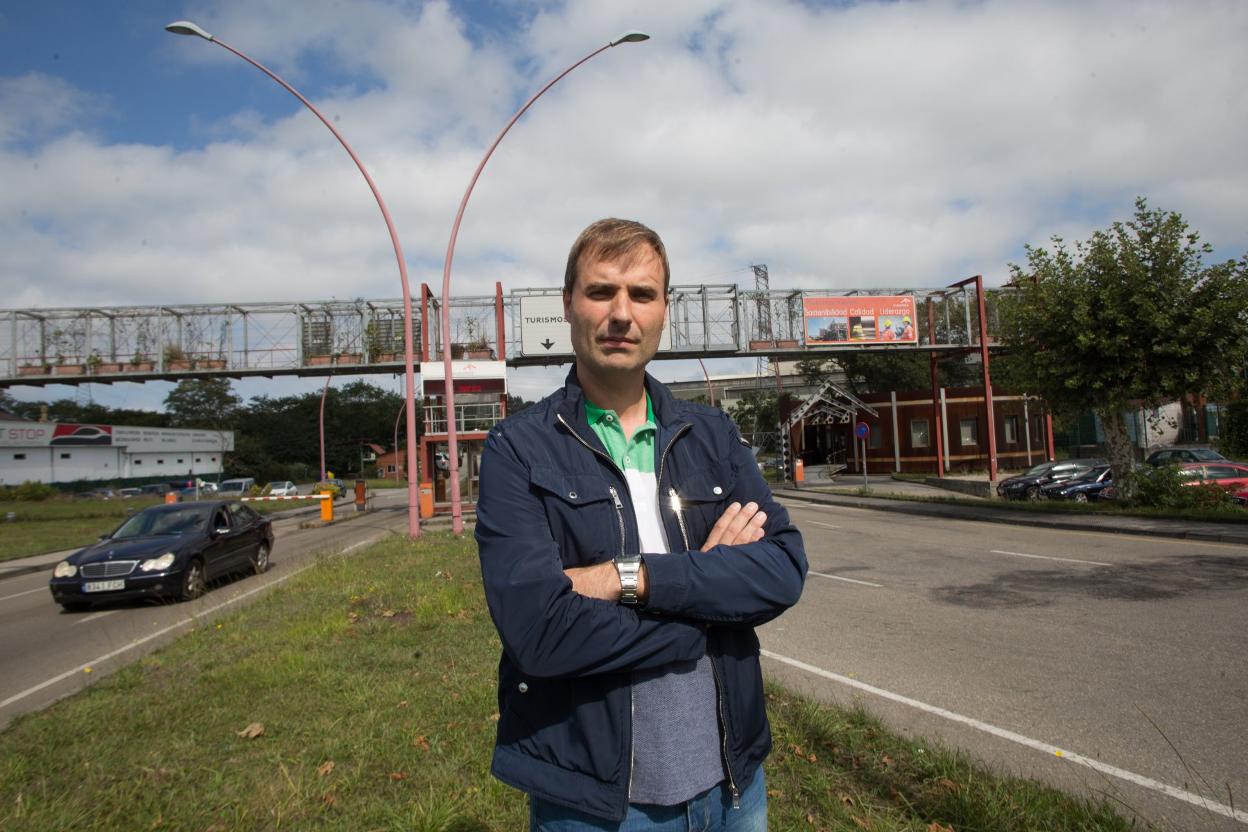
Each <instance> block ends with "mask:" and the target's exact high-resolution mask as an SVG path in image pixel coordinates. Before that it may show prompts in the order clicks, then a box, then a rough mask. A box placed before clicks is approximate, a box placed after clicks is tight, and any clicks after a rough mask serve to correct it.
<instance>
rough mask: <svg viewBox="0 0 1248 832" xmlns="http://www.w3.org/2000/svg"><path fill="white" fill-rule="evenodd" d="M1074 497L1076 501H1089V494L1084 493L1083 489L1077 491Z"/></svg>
mask: <svg viewBox="0 0 1248 832" xmlns="http://www.w3.org/2000/svg"><path fill="white" fill-rule="evenodd" d="M1074 499H1075V502H1076V503H1086V502H1087V501H1088V495H1087V494H1084V493H1083V492H1082V491H1078V492H1076V493H1075V497H1074Z"/></svg>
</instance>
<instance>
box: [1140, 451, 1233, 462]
mask: <svg viewBox="0 0 1248 832" xmlns="http://www.w3.org/2000/svg"><path fill="white" fill-rule="evenodd" d="M1144 461H1145V462H1147V463H1148V464H1149V465H1178V464H1182V463H1184V462H1229V461H1230V460H1228V459H1227V458H1226V457H1224V456H1222V454H1220V453H1218V452H1217V451H1211V450H1209V449H1208V448H1158V449H1157V450H1155V451H1153V452H1152V453H1151V454H1149V455H1148V459H1146V460H1144Z"/></svg>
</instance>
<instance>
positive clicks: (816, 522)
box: [806, 520, 840, 529]
mask: <svg viewBox="0 0 1248 832" xmlns="http://www.w3.org/2000/svg"><path fill="white" fill-rule="evenodd" d="M806 522H807V523H809V524H810V525H812V526H823V527H824V528H825V529H839V528H840V526H833V525H832V524H831V523H820V522H819V521H818V520H807V521H806Z"/></svg>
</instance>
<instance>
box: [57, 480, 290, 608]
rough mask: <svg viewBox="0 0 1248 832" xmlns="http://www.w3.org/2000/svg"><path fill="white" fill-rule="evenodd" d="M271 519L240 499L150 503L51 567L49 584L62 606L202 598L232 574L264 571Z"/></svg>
mask: <svg viewBox="0 0 1248 832" xmlns="http://www.w3.org/2000/svg"><path fill="white" fill-rule="evenodd" d="M272 550H273V524H272V522H271V521H270V520H268V519H267V518H265V517H262V516H261V515H259V514H257V513H256V512H255V511H253V510H252V509H251V508H250V507H248V506H246V505H243V504H242V503H240V502H238V501H237V500H212V501H201V502H197V503H174V504H166V505H158V506H151V507H150V508H146V509H144V510H143V511H140V512H138V513H137V514H134V515H133V516H131V517H130V518H128V519H127V520H126V522H124V523H122V524H121V526H119V527H118V528H117V530H116V531H114V532H112V533H111V534H108V535H105V536H103V537H102V538H100V542H99V543H96V544H95V545H93V546H88V547H87V548H85V549H82V550H80V551H78V552H75V553H74V554H72V555H70V556H69V557H67V558H66V559H65V560H63V561H61V562H60V563H58V564H57V565H56V568H55V569H54V570H53V572H52V580H51V581H50V583H49V588H50V589H51V591H52V598H53V600H55V601H56V602H57V603H58V604H60V605H61V606H62V607H64V608H65V609H67V610H79V609H83V608H85V607H87V606H89V605H91V604H93V603H98V602H109V601H122V600H132V599H135V598H165V597H171V598H177V599H179V600H183V601H189V600H191V599H194V598H198V597H199V596H200V595H203V594H204V592H205V591H206V590H207V588H208V582H209V581H212V580H214V579H216V578H219V577H222V576H224V575H227V574H231V573H234V572H244V571H246V572H257V573H258V572H264V571H265V570H267V569H268V568H269V553H270V552H271V551H272Z"/></svg>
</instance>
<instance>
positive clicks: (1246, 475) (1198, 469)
mask: <svg viewBox="0 0 1248 832" xmlns="http://www.w3.org/2000/svg"><path fill="white" fill-rule="evenodd" d="M1179 476H1180V477H1182V478H1183V479H1184V480H1185V482H1184V483H1183V484H1184V485H1220V486H1222V487H1223V488H1225V489H1227V490H1228V491H1241V490H1243V489H1248V465H1241V464H1240V463H1238V462H1189V463H1186V464H1185V465H1180V466H1179Z"/></svg>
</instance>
